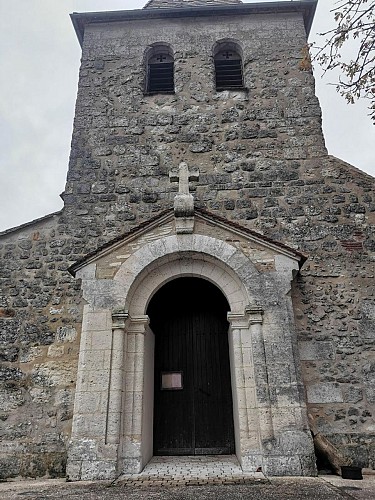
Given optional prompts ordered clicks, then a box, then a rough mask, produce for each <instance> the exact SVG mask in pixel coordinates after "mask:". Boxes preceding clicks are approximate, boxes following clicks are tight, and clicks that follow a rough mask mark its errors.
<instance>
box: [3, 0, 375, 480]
mask: <svg viewBox="0 0 375 500" xmlns="http://www.w3.org/2000/svg"><path fill="white" fill-rule="evenodd" d="M315 7H316V2H315V0H304V1H297V2H276V3H275V2H273V3H272V4H267V3H256V4H242V3H241V2H240V1H239V0H175V1H172V0H151V1H150V2H148V3H147V5H146V6H145V8H144V9H142V10H137V11H119V12H102V13H87V14H72V21H73V25H74V27H75V30H76V33H77V36H78V39H79V41H80V43H81V45H82V64H81V69H80V79H79V90H78V97H77V105H76V115H75V121H74V130H73V139H72V149H71V156H70V164H69V171H68V175H67V183H66V188H65V191H64V193H63V194H62V197H63V200H64V208H63V209H62V210H61V211H59V212H56V213H54V214H51V215H49V216H46V217H44V218H42V219H39V220H36V221H33V222H31V223H29V224H25V225H23V226H20V227H17V228H13V229H9V230H8V231H5V232H3V233H1V234H0V258H1V266H0V286H1V291H0V339H1V347H2V351H1V367H0V370H1V380H0V382H1V390H0V399H1V404H0V421H1V438H2V439H1V445H0V463H1V467H0V470H1V477H2V478H9V477H18V476H31V477H36V476H43V475H47V476H53V477H54V476H63V475H65V474H66V475H67V477H69V478H70V479H72V480H80V479H113V478H115V477H117V476H118V475H119V474H121V473H125V472H139V471H140V470H142V468H143V467H144V466H145V465H146V464H147V462H148V461H149V460H150V458H151V457H152V456H153V454H154V453H159V454H161V453H162V451H163V450H167V453H168V454H172V455H173V454H194V453H196V454H204V453H223V452H225V453H228V450H230V451H229V453H233V454H235V455H236V456H237V458H238V460H239V463H240V464H241V466H242V468H243V470H244V471H246V472H254V471H255V470H256V469H258V468H259V467H262V469H263V471H264V472H265V474H268V475H314V474H316V464H315V460H316V457H315V453H314V446H313V441H312V436H311V431H310V429H311V428H312V427H314V428H316V429H318V431H319V432H321V433H322V434H323V435H325V436H326V437H327V438H328V439H329V440H330V441H331V442H332V443H333V444H334V445H335V446H336V447H337V449H338V450H339V451H340V453H342V454H343V455H346V456H347V457H349V458H351V459H352V460H353V461H354V462H355V463H356V464H358V465H360V466H364V467H374V463H375V452H374V433H375V432H374V429H375V427H374V420H373V412H374V402H375V393H374V387H375V360H374V345H375V325H374V321H375V301H374V250H375V240H374V223H375V215H374V213H375V200H374V193H373V186H374V183H373V182H374V180H373V178H371V177H370V176H369V175H367V174H365V173H363V172H361V171H359V170H358V169H356V168H355V167H353V166H351V165H348V164H346V163H345V162H343V161H341V160H339V159H337V158H334V157H331V156H329V155H328V154H327V151H326V148H325V145H324V138H323V135H322V130H321V110H320V107H319V103H318V100H317V98H316V96H315V93H314V78H313V75H312V72H311V66H310V62H309V59H308V56H307V52H306V40H307V35H308V31H309V29H310V27H311V23H312V19H313V16H314V11H315ZM207 283H208V284H207ZM171 284H172V285H173V286H175V285H176V288H174V289H173V290H177V292H175V296H173V293H170V295H167V294H165V293H164V291H165V290H166V289H167V288H166V287H167V286H169V285H171ZM205 286H211V287H214V288H215V290H216V291H217V293H218V294H219V295H220V297H222V300H221V299H220V300H219V299H218V300H217V301H216V299H215V301H210V300H209V297H207V308H210V314H211V312H212V313H213V314H214V316H215V314H217V315H219V316H220V318H224V319H223V321H224V323H223V324H224V328H225V331H224V336H223V335H221V337H220V338H221V339H224V340H220V342H223V343H222V345H223V346H224V347H223V353H224V354H223V355H220V356H218V355H216V352H217V351H216V348H214V347H212V346H214V345H216V344H207V346H206V351H205V352H204V353H203V354H202V352H200V353H199V355H200V356H201V359H202V361H201V362H200V363H201V364H200V365H199V366H198V368H199V370H203V369H204V370H205V373H206V371H207V373H209V372H210V373H219V372H222V373H223V375H222V385H225V384H227V385H228V387H229V393H228V394H229V395H228V398H229V399H227V400H224V399H220V398H221V396H217V394H216V393H215V394H213V393H210V392H209V387H210V384H211V386H212V385H213V384H214V378H217V377H216V375H215V376H214V377H213V378H211V379H210V378H209V377H210V375H207V373H206V374H205V375H204V376H205V377H206V378H205V384H206V385H205V386H204V387H203V385H201V386H199V387H198V386H197V385H196V384H201V382H202V380H201V379H200V377H203V375H196V373H195V374H194V377H193V375H191V374H190V372H189V368H188V365H186V367H184V368H183V369H182V368H181V367H179V366H177V365H178V363H177V362H176V359H177V355H176V356H175V358H176V359H174V355H173V352H174V351H173V352H172V351H171V352H172V354H171V355H170V364H169V365H168V366H167V362H166V361H165V360H163V361H162V362H160V363H166V364H165V366H164V365H163V364H160V363H159V361H158V359H159V358H158V356H163V355H164V354H163V353H164V352H166V349H167V348H166V345H167V344H166V343H165V342H167V341H166V340H165V338H164V337H163V335H164V334H163V333H162V330H163V328H164V329H166V328H170V330H171V331H172V333H175V335H174V336H173V335H171V336H170V337H168V339H169V340H168V342H172V340H171V338H172V337H174V338H179V340H178V343H179V344H178V345H177V344H173V345H174V349H177V348H178V346H180V348H181V350H182V351H183V352H184V353H186V351H188V350H189V349H190V348H189V347H187V346H186V344H183V342H184V339H183V338H182V337H183V335H178V333H177V332H178V331H179V330H180V331H185V330H184V328H185V329H186V328H187V327H186V324H184V323H183V320H182V319H181V317H180V312H179V311H184V314H185V313H186V310H184V307H185V309H186V308H190V307H193V306H194V307H197V308H198V309H199V314H198V313H197V318H198V316H199V318H201V317H205V318H206V319H205V320H204V321H206V323H205V325H211V324H213V323H212V322H213V321H216V319H215V320H210V321H208V320H207V317H209V318H211V317H212V318H213V317H214V316H204V314H205V307H206V304H205V302H206V300H205V296H204V294H203V295H202V294H201V295H199V293H198V292H199V289H200V288H202V290H203V289H204V290H205V288H204V287H205ZM216 291H215V293H216ZM163 294H164V295H163ZM194 295H197V297H198V296H199V297H201V298H200V304H198V305H197V304H196V302H197V301H195V302H194ZM219 295H218V297H219ZM215 297H216V295H215ZM155 301H156V302H155ZM155 303H157V307H156V306H153V304H155ZM194 304H195V305H194ZM209 304H210V305H209ZM219 304H220V305H219ZM198 309H197V310H198ZM211 309H212V311H211ZM176 311H178V313H176ZM194 314H195V309H194V311H193V309H192V310H191V314H190V316H189V315H188V316H189V317H188V319H187V320H186V321H190V320H191V317H192V316H194ZM202 315H203V316H202ZM215 318H216V316H215ZM184 321H185V320H184ZM194 321H195V323H194V324H196V325H198V324H201V323H199V322H200V321H201V320H200V319H199V320H198V319H196V320H195V319H194ZM202 321H203V320H202ZM207 321H208V322H207ZM220 321H221V320H220ZM160 325H163V326H162V327H161V326H160ZM166 325H167V326H166ZM168 325H169V326H168ZM171 325H172V326H171ZM176 325H178V327H176ZM189 325H190V323H189ZM176 328H177V329H176ZM189 328H190V327H189ZM197 328H198V327H197ZM205 328H208V329H209V328H210V326H209V327H207V326H206V327H205ZM159 330H160V331H159ZM186 331H187V330H186ZM220 331H222V330H220ZM199 335H201V332H200V333H199ZM210 335H211V333H210ZM217 335H219V334H216V333H215V332H212V338H213V339H216V336H217ZM194 338H195V339H197V338H198V337H194ZM199 338H200V337H199ZM163 339H164V340H163ZM214 341H215V342H216V340H214ZM163 342H164V343H163ZM173 342H174V340H173ZM197 342H198V341H197ZM181 343H182V344H181ZM181 345H182V346H183V347H181ZM205 345H206V344H205ZM199 349H200V350H201V348H199ZM157 352H158V353H159V354H157ZM176 352H177V351H176ZM160 353H161V354H160ZM184 355H185V354H184ZM189 355H190V354H189V353H188V354H186V356H189ZM197 356H198V355H197V353H196V352H195V351H194V355H191V358H189V359H190V360H191V359H193V358H194V359H195V358H196V357H197ZM198 357H199V356H198ZM219 357H220V359H219ZM163 359H164V358H163ZM217 359H219V361H217ZM225 359H227V365H228V374H227V375H225V373H224V372H225V370H224V369H223V368H222V366H224V364H225V363H226V361H225ZM215 360H216V361H215ZM158 363H159V364H158ZM181 363H182V361H181ZM194 363H198V362H196V361H194ZM215 363H216V364H215ZM217 363H219V365H218V364H217ZM220 363H222V364H220ZM208 365H209V367H210V368H209V369H208V368H207V366H208ZM163 366H164V368H163ZM181 366H182V365H181ZM194 366H195V367H196V369H198V368H197V365H194ZM160 367H161V368H160ZM159 368H160V373H159V371H158V370H159ZM199 370H198V372H197V373H201V372H200V371H199ZM210 370H211V371H210ZM215 370H216V371H215ZM202 373H203V371H202ZM159 376H160V380H159ZM192 378H194V383H193V382H190V379H192ZM190 383H192V384H193V385H192V386H191V387H192V390H191V396H189V397H191V398H192V399H186V398H187V396H185V393H187V392H188V387H190V385H189V384H190ZM168 384H171V385H168ZM194 384H195V385H194ZM202 384H203V382H202ZM170 389H174V390H170ZM210 390H211V389H210ZM163 391H164V392H163ZM184 391H185V392H184ZM218 391H219V389H218ZM220 391H221V389H220ZM220 391H219V392H220ZM189 394H190V393H189ZM220 394H221V393H220ZM174 398H175V399H174ZM178 398H180V399H178ZM166 401H168V403H166ZM174 401H184V403H181V404H186V401H187V402H188V406H187V408H189V411H190V408H198V406H199V405H201V406H202V408H203V410H202V412H203V413H199V418H196V415H197V414H198V413H197V412H198V410H197V409H195V410H194V411H193V416H192V418H193V420H194V418H195V420H194V423H193V424H192V425H193V434H192V435H193V438H192V440H190V437H187V438H186V440H185V441H184V443H182V444H181V443H180V442H178V440H179V439H180V436H181V435H184V433H185V431H186V429H188V431H186V432H187V434H189V433H190V427H189V425H191V424H190V423H189V419H188V417H187V419H186V422H185V420H183V421H182V420H181V421H179V426H178V427H177V430H176V429H174V426H175V421H176V418H175V417H173V419H172V420H171V421H168V415H169V414H170V415H172V414H173V415H174V413H173V412H174V411H175V408H178V407H179V404H177V403H174ZM214 401H215V402H214ZM223 401H227V403H225V404H224V403H223ZM228 401H230V403H228ZM220 402H221V403H220ZM168 405H170V406H168ZM205 408H206V409H207V408H208V410H207V411H209V412H211V413H207V415H206V413H204V412H205V411H206V410H205ZM222 408H224V410H225V411H223V426H222V428H221V430H219V431H217V432H216V434H217V435H216V436H213V437H212V438H211V437H209V438H207V439H206V437H207V436H211V434H210V432H211V428H212V427H213V426H214V424H215V425H216V423H215V422H216V420H219V419H220V418H221V417H219V415H220V414H221V413H220V412H221V411H222ZM199 411H200V410H199ZM158 412H159V413H158ZM163 412H164V413H163ZM194 412H195V413H194ZM224 413H225V415H224ZM166 415H167V416H166ZM194 415H195V417H194ZM163 419H164V421H165V422H167V426H168V427H169V430H168V432H164V431H161V430H160V429H161V427H162V424H160V426H159V421H160V422H162V421H163ZM205 419H206V420H205ZM203 420H204V421H205V422H206V423H205V424H204V425H205V426H206V427H204V429H203V430H202V435H203V438H202V437H200V436H199V432H198V430H197V427H199V425H203V424H201V422H202V421H203ZM230 426H232V429H233V432H232V435H231V437H230V436H229V434H228V436H229V437H228V438H225V442H224V441H223V439H224V438H221V437H220V436H222V434H223V429H224V430H225V429H227V428H229V427H230ZM163 432H164V434H163ZM190 434H191V433H190ZM190 434H189V436H190ZM156 435H157V436H158V437H157V439H159V438H160V443H161V444H160V445H159V444H156V437H155V436H156ZM171 435H172V436H173V439H172V438H171V437H170V436H171ZM205 436H206V437H205ZM218 436H219V437H218ZM172 441H173V442H172ZM177 442H178V443H177ZM158 443H159V441H158ZM176 443H177V444H176ZM187 450H188V451H187Z"/></svg>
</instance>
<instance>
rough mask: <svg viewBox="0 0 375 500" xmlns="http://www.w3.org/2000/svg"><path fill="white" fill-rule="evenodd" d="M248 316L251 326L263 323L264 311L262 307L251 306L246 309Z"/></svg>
mask: <svg viewBox="0 0 375 500" xmlns="http://www.w3.org/2000/svg"><path fill="white" fill-rule="evenodd" d="M245 311H246V314H248V316H249V320H250V324H251V325H253V324H255V323H263V313H264V311H263V309H262V307H261V306H256V305H249V306H246V308H245Z"/></svg>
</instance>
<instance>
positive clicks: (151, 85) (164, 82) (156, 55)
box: [147, 49, 174, 94]
mask: <svg viewBox="0 0 375 500" xmlns="http://www.w3.org/2000/svg"><path fill="white" fill-rule="evenodd" d="M173 91H174V61H173V57H172V56H171V55H170V54H169V53H168V52H167V49H166V50H162V49H161V50H159V51H158V50H156V51H154V52H153V55H151V56H150V58H149V60H148V78H147V92H149V93H155V94H158V93H161V94H162V93H163V92H166V93H169V92H173Z"/></svg>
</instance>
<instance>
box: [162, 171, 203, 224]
mask: <svg viewBox="0 0 375 500" xmlns="http://www.w3.org/2000/svg"><path fill="white" fill-rule="evenodd" d="M169 178H170V181H171V182H178V193H177V194H176V196H175V198H174V215H175V218H176V231H177V233H192V232H193V228H194V198H193V195H192V194H190V191H189V181H197V180H198V179H199V171H198V170H197V169H195V170H192V171H189V167H188V165H187V163H185V162H181V163H180V165H179V167H178V171H176V170H172V171H171V172H170V173H169Z"/></svg>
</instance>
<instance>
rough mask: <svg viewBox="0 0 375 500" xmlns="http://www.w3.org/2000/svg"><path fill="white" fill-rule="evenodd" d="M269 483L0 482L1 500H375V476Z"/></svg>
mask: <svg viewBox="0 0 375 500" xmlns="http://www.w3.org/2000/svg"><path fill="white" fill-rule="evenodd" d="M267 479H268V481H267V482H265V483H264V482H261V483H255V484H254V483H246V484H229V485H227V484H206V485H203V486H193V485H191V486H177V487H174V486H173V485H169V486H156V485H155V486H146V485H144V486H140V487H137V488H133V487H128V486H124V485H122V484H116V485H113V484H112V483H109V482H108V481H95V482H94V481H82V482H76V483H67V482H65V480H64V479H48V480H42V479H37V480H34V481H30V480H27V481H11V482H7V483H0V499H1V500H21V499H27V500H124V499H126V500H197V499H199V500H260V499H261V500H302V499H304V500H375V475H373V476H364V479H363V481H348V480H345V479H342V478H341V477H338V476H325V477H324V478H323V477H319V478H311V477H271V478H267Z"/></svg>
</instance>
